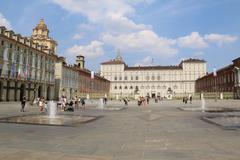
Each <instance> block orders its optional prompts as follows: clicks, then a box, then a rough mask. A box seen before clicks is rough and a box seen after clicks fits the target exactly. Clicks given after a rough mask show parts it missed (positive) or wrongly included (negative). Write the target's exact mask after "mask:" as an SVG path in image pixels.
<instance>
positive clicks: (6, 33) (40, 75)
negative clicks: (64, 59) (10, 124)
mask: <svg viewBox="0 0 240 160" xmlns="http://www.w3.org/2000/svg"><path fill="white" fill-rule="evenodd" d="M48 33H49V31H48V29H47V26H46V25H45V24H44V22H43V20H41V21H40V22H39V24H38V25H37V27H36V28H34V30H33V37H22V36H21V35H20V34H16V33H14V32H13V31H10V30H7V29H6V28H5V27H3V26H2V27H0V101H19V100H20V99H21V98H22V97H23V96H24V95H25V96H26V98H27V100H32V99H33V98H35V97H40V96H44V97H45V98H46V99H53V98H54V85H55V62H56V60H57V56H56V54H55V52H54V50H52V48H49V46H48V45H44V43H42V42H43V41H44V40H43V39H42V40H41V41H42V42H41V43H40V41H39V40H38V39H36V38H35V37H48ZM48 39H50V38H49V37H48ZM40 44H41V45H40ZM46 44H51V42H50V43H49V42H47V43H46ZM51 46H52V47H53V48H56V43H55V42H54V41H52V44H51Z"/></svg>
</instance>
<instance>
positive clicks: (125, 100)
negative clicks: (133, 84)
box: [123, 97, 128, 106]
mask: <svg viewBox="0 0 240 160" xmlns="http://www.w3.org/2000/svg"><path fill="white" fill-rule="evenodd" d="M123 101H124V104H125V106H127V105H128V99H127V97H125V98H124V99H123Z"/></svg>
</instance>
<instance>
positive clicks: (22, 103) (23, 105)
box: [21, 96, 26, 112]
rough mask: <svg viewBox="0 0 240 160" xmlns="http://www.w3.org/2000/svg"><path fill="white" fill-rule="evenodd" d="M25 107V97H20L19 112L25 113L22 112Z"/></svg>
mask: <svg viewBox="0 0 240 160" xmlns="http://www.w3.org/2000/svg"><path fill="white" fill-rule="evenodd" d="M25 105H26V97H25V96H23V97H22V100H21V106H22V108H21V112H25V111H24V108H25Z"/></svg>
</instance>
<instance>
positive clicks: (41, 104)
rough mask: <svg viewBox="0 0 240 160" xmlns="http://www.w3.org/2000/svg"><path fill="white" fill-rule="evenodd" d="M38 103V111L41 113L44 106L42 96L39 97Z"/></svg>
mask: <svg viewBox="0 0 240 160" xmlns="http://www.w3.org/2000/svg"><path fill="white" fill-rule="evenodd" d="M38 105H39V110H40V112H41V113H42V112H43V108H44V100H43V97H41V98H40V99H39V102H38Z"/></svg>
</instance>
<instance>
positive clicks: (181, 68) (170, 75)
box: [101, 56, 207, 99]
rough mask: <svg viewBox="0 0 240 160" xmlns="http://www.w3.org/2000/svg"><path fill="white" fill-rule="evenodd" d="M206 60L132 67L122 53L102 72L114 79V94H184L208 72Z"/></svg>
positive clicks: (114, 95) (191, 91)
mask: <svg viewBox="0 0 240 160" xmlns="http://www.w3.org/2000/svg"><path fill="white" fill-rule="evenodd" d="M206 71H207V68H206V61H204V60H199V59H191V58H190V59H187V60H183V61H182V62H181V63H180V64H179V65H176V66H138V67H129V66H127V65H126V64H125V62H124V61H123V60H122V58H121V57H120V56H117V58H115V59H114V60H110V61H108V62H104V63H102V64H101V76H103V77H104V78H106V79H108V80H109V81H110V82H111V83H110V95H111V97H112V98H116V99H118V98H121V97H132V98H134V97H135V98H136V97H137V96H150V97H152V98H153V97H166V98H169V99H171V98H172V97H182V96H184V95H185V96H186V95H189V94H194V92H195V81H196V79H198V78H200V77H202V76H204V75H205V74H206Z"/></svg>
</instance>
